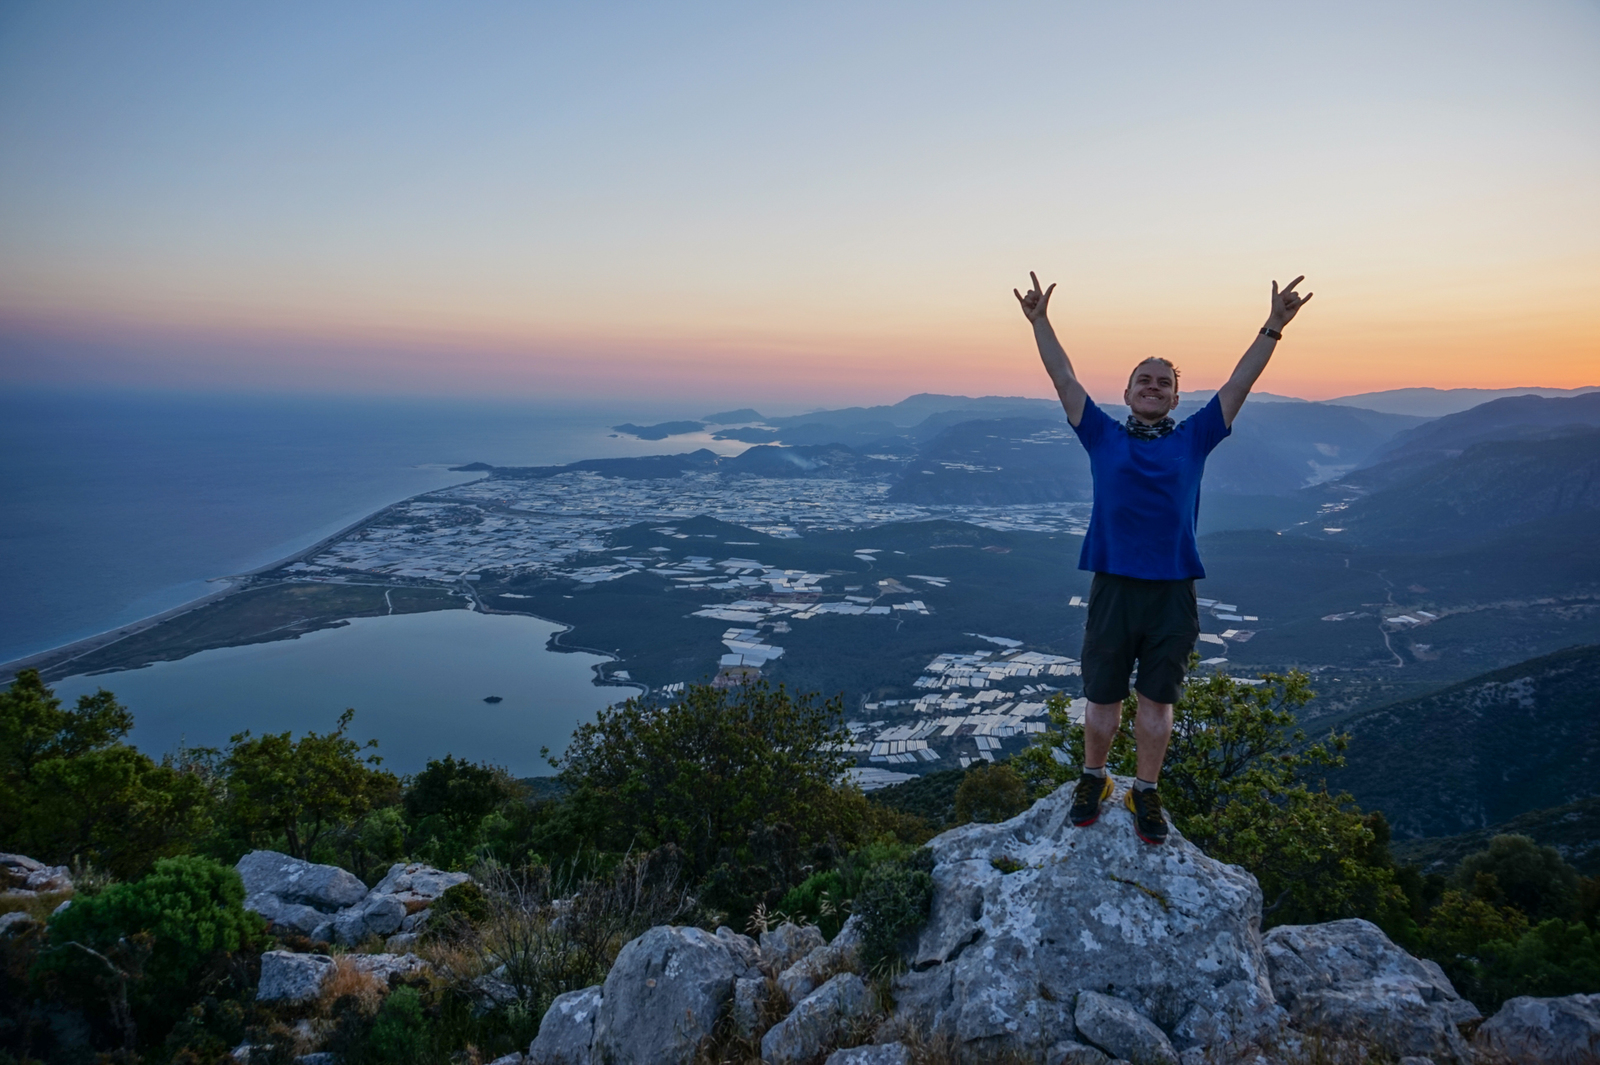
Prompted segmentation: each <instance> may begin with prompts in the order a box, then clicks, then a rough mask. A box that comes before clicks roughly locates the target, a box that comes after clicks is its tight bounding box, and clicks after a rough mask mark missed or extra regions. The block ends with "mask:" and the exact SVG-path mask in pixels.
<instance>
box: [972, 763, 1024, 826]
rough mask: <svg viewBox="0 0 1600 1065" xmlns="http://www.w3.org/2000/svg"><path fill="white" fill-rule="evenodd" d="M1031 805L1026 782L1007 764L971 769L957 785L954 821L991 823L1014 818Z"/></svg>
mask: <svg viewBox="0 0 1600 1065" xmlns="http://www.w3.org/2000/svg"><path fill="white" fill-rule="evenodd" d="M1029 805H1030V801H1029V799H1028V785H1027V784H1025V783H1023V780H1022V777H1021V776H1019V775H1018V774H1017V771H1016V770H1015V769H1012V768H1011V767H1010V766H1008V765H981V766H975V767H974V768H973V769H971V770H970V771H969V772H968V773H967V776H966V779H964V780H962V782H961V785H960V787H958V788H956V809H955V814H956V823H957V824H963V825H964V824H966V823H967V822H969V821H981V822H985V823H991V824H992V823H994V822H996V821H1004V820H1006V819H1007V818H1011V817H1015V816H1016V815H1017V814H1020V813H1021V812H1022V811H1024V810H1026V809H1027V808H1028V807H1029Z"/></svg>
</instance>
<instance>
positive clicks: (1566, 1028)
mask: <svg viewBox="0 0 1600 1065" xmlns="http://www.w3.org/2000/svg"><path fill="white" fill-rule="evenodd" d="M1473 1042H1474V1043H1475V1044H1477V1045H1478V1046H1479V1047H1482V1048H1483V1049H1485V1050H1488V1051H1490V1052H1491V1053H1494V1054H1498V1055H1500V1056H1501V1057H1503V1058H1505V1059H1506V1060H1508V1061H1516V1062H1525V1063H1527V1065H1570V1063H1574V1062H1600V995H1567V996H1565V997H1564V998H1530V997H1528V996H1526V995H1524V996H1520V997H1518V998H1513V999H1508V1000H1506V1003H1505V1005H1503V1006H1501V1007H1500V1011H1499V1012H1498V1013H1496V1014H1495V1015H1494V1016H1493V1017H1490V1018H1489V1019H1488V1020H1487V1021H1484V1022H1483V1024H1482V1026H1481V1027H1479V1029H1478V1031H1477V1034H1476V1035H1474V1036H1473Z"/></svg>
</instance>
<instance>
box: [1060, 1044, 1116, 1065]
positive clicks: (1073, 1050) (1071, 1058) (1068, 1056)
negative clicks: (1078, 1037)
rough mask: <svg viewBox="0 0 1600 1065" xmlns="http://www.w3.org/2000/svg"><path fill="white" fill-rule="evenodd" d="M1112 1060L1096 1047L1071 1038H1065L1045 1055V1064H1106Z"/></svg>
mask: <svg viewBox="0 0 1600 1065" xmlns="http://www.w3.org/2000/svg"><path fill="white" fill-rule="evenodd" d="M1110 1060H1111V1059H1110V1058H1109V1057H1107V1056H1106V1055H1105V1054H1103V1053H1101V1052H1100V1051H1098V1050H1096V1049H1095V1048H1094V1047H1092V1046H1086V1045H1085V1044H1083V1043H1074V1042H1073V1041H1072V1040H1070V1039H1063V1040H1062V1041H1061V1042H1059V1043H1057V1044H1056V1045H1055V1046H1053V1047H1051V1048H1050V1049H1049V1050H1047V1051H1045V1055H1044V1065H1106V1063H1107V1062H1108V1061H1110Z"/></svg>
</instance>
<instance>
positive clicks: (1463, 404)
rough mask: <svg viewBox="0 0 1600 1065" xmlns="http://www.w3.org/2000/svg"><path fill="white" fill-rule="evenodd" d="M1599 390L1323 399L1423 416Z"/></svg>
mask: <svg viewBox="0 0 1600 1065" xmlns="http://www.w3.org/2000/svg"><path fill="white" fill-rule="evenodd" d="M1597 390H1600V385H1584V386H1582V387H1579V388H1542V387H1527V388H1391V389H1388V390H1386V391H1383V392H1360V393H1357V394H1356V395H1353V396H1339V397H1338V398H1336V399H1327V400H1323V402H1324V403H1334V404H1337V405H1339V406H1341V407H1365V408H1366V409H1367V410H1375V411H1382V412H1384V413H1387V414H1417V415H1421V416H1422V417H1424V418H1440V417H1443V416H1444V415H1447V414H1456V413H1459V412H1460V411H1464V410H1470V409H1472V408H1473V407H1476V406H1479V405H1481V404H1484V403H1488V402H1490V401H1491V400H1496V399H1503V398H1505V397H1507V396H1530V395H1531V396H1543V397H1545V398H1554V397H1560V396H1576V395H1580V394H1583V393H1586V392H1594V391H1597Z"/></svg>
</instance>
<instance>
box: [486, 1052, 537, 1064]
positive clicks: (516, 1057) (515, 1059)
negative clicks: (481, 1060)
mask: <svg viewBox="0 0 1600 1065" xmlns="http://www.w3.org/2000/svg"><path fill="white" fill-rule="evenodd" d="M527 1060H528V1059H527V1058H524V1057H523V1056H522V1055H521V1054H518V1053H516V1052H515V1051H513V1052H511V1053H510V1054H507V1055H506V1056H505V1057H503V1058H495V1059H494V1060H493V1061H491V1062H489V1065H523V1063H524V1062H525V1061H527Z"/></svg>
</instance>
